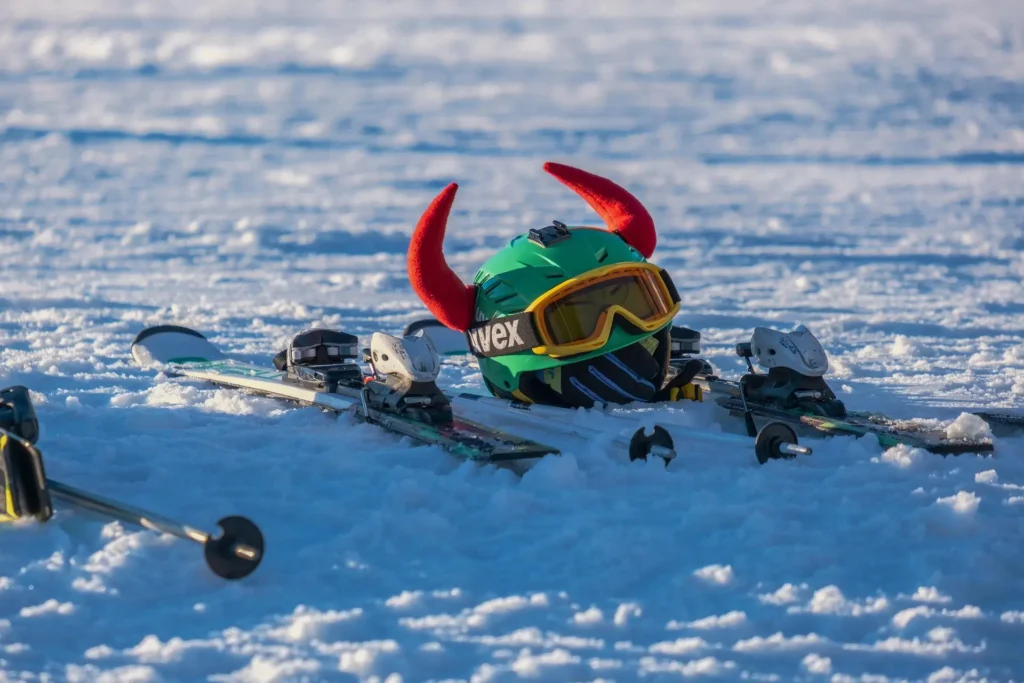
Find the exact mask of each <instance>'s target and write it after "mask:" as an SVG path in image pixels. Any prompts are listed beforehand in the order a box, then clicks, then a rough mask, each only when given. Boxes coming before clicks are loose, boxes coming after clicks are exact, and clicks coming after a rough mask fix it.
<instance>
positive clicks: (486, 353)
mask: <svg viewBox="0 0 1024 683" xmlns="http://www.w3.org/2000/svg"><path fill="white" fill-rule="evenodd" d="M466 340H467V341H468V342H469V350H470V351H472V352H473V355H474V356H476V357H477V358H493V357H494V356H507V355H508V354H510V353H519V352H520V351H528V350H529V349H532V348H533V347H535V346H540V345H541V343H540V339H539V338H538V337H537V331H536V329H534V327H533V314H532V313H517V314H516V315H508V316H505V317H504V318H492V319H491V320H484V321H483V322H478V323H474V324H473V325H471V326H470V328H469V329H468V330H466Z"/></svg>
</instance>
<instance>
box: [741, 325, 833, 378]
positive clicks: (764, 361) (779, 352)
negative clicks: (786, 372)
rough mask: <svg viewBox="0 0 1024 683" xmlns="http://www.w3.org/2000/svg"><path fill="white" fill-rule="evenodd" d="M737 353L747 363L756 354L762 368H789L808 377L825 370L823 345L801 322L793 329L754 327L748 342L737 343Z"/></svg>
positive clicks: (826, 369)
mask: <svg viewBox="0 0 1024 683" xmlns="http://www.w3.org/2000/svg"><path fill="white" fill-rule="evenodd" d="M736 354H737V355H739V356H740V357H742V358H746V359H748V360H747V362H748V363H749V362H750V360H749V359H750V358H752V357H753V358H756V359H757V364H758V365H760V366H761V367H762V368H764V369H765V370H771V369H772V368H789V369H790V370H793V371H794V372H799V373H800V374H801V375H804V376H807V377H821V376H822V375H824V374H825V373H826V372H827V371H828V356H826V355H825V349H824V348H823V347H822V345H821V342H819V341H818V340H817V338H816V337H815V336H814V335H813V334H811V331H810V330H809V329H807V328H806V327H804V326H803V325H799V326H798V327H797V328H796V329H795V330H793V331H792V332H780V331H778V330H773V329H771V328H770V327H755V328H754V334H753V335H752V336H751V337H750V341H749V342H748V343H746V344H737V345H736Z"/></svg>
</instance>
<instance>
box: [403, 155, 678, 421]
mask: <svg viewBox="0 0 1024 683" xmlns="http://www.w3.org/2000/svg"><path fill="white" fill-rule="evenodd" d="M544 170H545V171H547V172H548V173H550V174H551V175H553V176H554V177H555V178H557V179H558V180H560V181H561V182H562V183H563V184H565V185H566V186H568V187H569V188H571V189H572V190H574V191H575V192H576V193H577V194H579V195H580V196H581V197H582V198H583V199H584V200H585V201H586V202H587V203H588V204H589V205H590V206H591V208H593V209H594V210H595V211H596V212H597V214H598V215H600V216H601V218H602V219H604V222H605V224H606V225H607V229H605V228H595V227H589V226H567V225H565V224H563V223H560V222H558V221H554V223H553V224H552V225H550V226H547V227H545V228H542V229H539V230H538V229H531V230H530V231H529V233H527V234H525V235H519V236H517V237H515V238H514V239H513V240H512V241H511V242H509V244H508V245H507V246H505V247H504V248H503V249H502V250H501V251H499V252H498V253H496V254H495V255H494V256H492V257H491V258H490V259H488V261H487V262H486V263H484V264H483V266H481V267H480V270H479V271H478V272H477V274H476V277H475V278H474V279H473V284H472V285H466V284H464V283H463V282H462V281H461V280H460V279H459V277H458V276H457V275H456V274H455V273H453V272H452V270H451V269H450V268H449V267H448V264H447V263H446V261H445V258H444V253H443V251H442V247H441V244H442V241H443V240H444V233H445V228H446V226H447V222H448V215H449V213H450V211H451V207H452V203H453V202H454V200H455V193H456V190H457V189H458V185H456V184H455V183H452V184H450V185H449V186H448V187H446V188H445V189H444V190H442V192H441V193H440V194H439V195H438V196H437V197H436V198H435V199H434V201H433V202H432V203H431V205H430V206H429V207H428V208H427V210H426V211H425V212H424V214H423V216H422V217H421V218H420V221H419V223H418V224H417V226H416V229H415V231H414V232H413V236H412V240H411V242H410V245H409V254H408V271H409V280H410V282H411V283H412V286H413V289H414V290H415V291H416V293H417V295H418V296H419V297H420V300H422V301H423V303H424V304H426V306H427V308H428V309H430V311H431V313H433V314H434V316H435V317H436V318H437V319H438V320H439V321H440V322H441V323H442V324H444V325H445V326H447V327H449V328H451V329H453V330H456V331H459V332H463V333H465V334H466V337H467V340H468V342H469V346H470V349H471V351H472V352H473V353H474V355H476V356H477V358H478V359H479V363H480V370H481V373H482V374H483V376H484V381H485V383H486V384H487V387H488V389H489V390H490V391H491V393H493V394H494V395H496V396H499V397H502V398H516V399H520V400H525V401H530V402H537V403H544V404H549V405H558V406H568V407H574V406H582V407H589V406H591V405H593V404H594V403H597V402H605V403H626V402H630V401H649V400H653V399H654V395H655V394H656V393H657V392H658V390H659V389H660V388H661V385H662V383H663V382H664V379H665V374H666V370H667V368H668V359H669V346H670V344H669V330H670V329H671V326H672V319H673V317H674V316H675V314H676V313H677V312H678V311H679V294H678V293H677V291H676V288H675V286H674V285H673V283H672V280H671V279H670V278H669V276H668V273H666V272H665V271H664V270H662V269H660V268H658V267H657V266H655V265H654V264H651V263H649V262H648V261H647V259H648V258H649V257H650V256H651V254H652V253H653V252H654V247H655V244H656V242H657V236H656V233H655V228H654V221H653V220H652V218H651V216H650V214H649V213H648V212H647V210H646V209H645V208H644V206H643V204H641V203H640V201H639V200H638V199H636V197H634V196H633V195H631V194H630V193H629V192H627V191H626V190H625V189H623V188H622V187H620V186H618V185H617V184H615V183H614V182H612V181H610V180H608V179H607V178H602V177H600V176H597V175H593V174H591V173H587V172H586V171H583V170H580V169H577V168H573V167H571V166H565V165H562V164H555V163H547V164H545V165H544Z"/></svg>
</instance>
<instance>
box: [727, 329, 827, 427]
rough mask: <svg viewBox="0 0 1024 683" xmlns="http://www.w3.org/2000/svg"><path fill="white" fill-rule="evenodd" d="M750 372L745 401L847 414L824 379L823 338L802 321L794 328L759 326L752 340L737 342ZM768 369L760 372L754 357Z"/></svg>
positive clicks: (744, 389) (745, 382)
mask: <svg viewBox="0 0 1024 683" xmlns="http://www.w3.org/2000/svg"><path fill="white" fill-rule="evenodd" d="M736 354H737V355H738V356H740V357H741V358H743V359H744V360H745V361H747V368H748V369H749V370H750V374H748V375H744V377H743V379H742V381H741V396H742V397H743V398H744V401H745V402H746V401H752V402H756V403H762V404H766V405H774V406H777V407H779V408H783V409H793V408H797V409H800V410H804V411H807V412H810V413H814V414H818V415H825V416H829V417H845V415H846V407H845V406H844V405H843V402H842V401H840V400H838V399H837V398H836V395H835V393H834V392H833V391H832V390H831V389H830V388H829V386H828V385H827V384H826V383H825V380H824V375H825V373H826V372H828V356H827V355H826V354H825V349H824V348H823V347H822V345H821V342H819V341H818V340H817V338H815V336H814V335H813V334H812V333H811V331H810V330H809V329H807V328H806V327H804V326H803V325H800V326H798V327H797V328H796V329H794V330H793V331H792V332H780V331H779V330H773V329H771V328H769V327H756V328H754V334H753V335H751V337H750V341H749V342H747V343H745V344H737V345H736ZM752 358H753V359H756V360H757V364H758V365H760V366H761V367H762V368H765V369H766V370H768V373H767V374H758V373H757V371H756V370H754V364H753V363H752V362H751V359H752Z"/></svg>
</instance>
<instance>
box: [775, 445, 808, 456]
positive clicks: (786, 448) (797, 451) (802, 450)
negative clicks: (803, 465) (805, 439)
mask: <svg viewBox="0 0 1024 683" xmlns="http://www.w3.org/2000/svg"><path fill="white" fill-rule="evenodd" d="M779 450H780V451H782V452H783V453H785V454H786V455H810V454H811V453H812V451H811V449H810V448H808V447H807V446H798V445H797V444H795V443H782V444H779Z"/></svg>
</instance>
